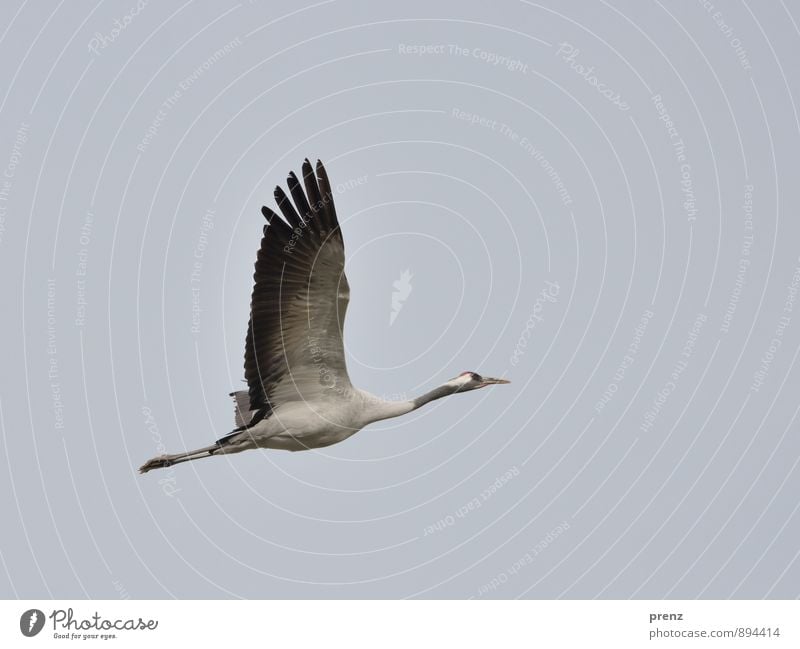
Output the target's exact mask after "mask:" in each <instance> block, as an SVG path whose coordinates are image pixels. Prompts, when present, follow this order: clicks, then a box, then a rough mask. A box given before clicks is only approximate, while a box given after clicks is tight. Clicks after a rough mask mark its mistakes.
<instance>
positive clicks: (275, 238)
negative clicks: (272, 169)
mask: <svg viewBox="0 0 800 649" xmlns="http://www.w3.org/2000/svg"><path fill="white" fill-rule="evenodd" d="M316 172H317V173H316V176H315V175H314V170H313V169H312V167H311V163H310V162H309V161H308V160H306V161H305V162H304V163H303V185H304V186H305V191H303V187H302V186H301V184H300V182H299V181H298V179H297V177H296V176H295V174H294V173H293V172H292V173H290V174H289V178H288V179H287V184H288V186H289V192H290V194H291V197H292V200H293V202H294V204H292V201H290V200H289V197H288V196H287V195H286V193H285V192H284V191H283V190H282V189H281V188H280V187H276V188H275V200H276V202H277V204H278V208H279V209H280V211H281V213H282V214H283V216H284V218H285V219H286V220H285V221H284V220H283V219H281V218H280V217H279V216H278V215H277V214H276V213H275V212H273V211H272V210H270V209H269V208H267V207H263V208H261V211H262V213H263V214H264V217H265V218H266V219H267V225H266V226H264V238H263V239H261V249H260V250H259V251H258V257H257V259H256V264H255V274H254V275H253V279H254V280H255V285H254V287H253V297H252V300H251V303H250V322H249V324H248V327H247V339H246V342H245V353H244V372H245V379H246V381H247V385H248V396H249V399H250V408H249V409H250V410H251V411H257V414H256V415H255V416H254V417H253V418H252V423H255V422H256V421H257V420H259V419H261V418H263V417H265V416H267V415H268V414H269V412H270V411H271V410H272V409H273V408H275V407H277V406H278V405H280V404H282V403H285V402H288V401H298V400H312V399H315V398H319V397H321V396H322V395H329V396H331V397H333V396H335V395H336V394H337V393H341V392H344V391H346V390H348V389H349V388H350V387H351V384H350V379H349V378H348V376H347V366H346V364H345V357H344V346H343V343H342V331H343V328H344V318H345V312H346V310H347V303H348V301H349V298H350V287H349V286H348V284H347V278H346V277H345V274H344V240H343V239H342V232H341V230H340V229H339V222H338V220H337V218H336V210H335V208H334V204H333V194H332V192H331V186H330V182H329V181H328V175H327V173H326V172H325V167H323V165H322V163H321V162H320V161H317V169H316Z"/></svg>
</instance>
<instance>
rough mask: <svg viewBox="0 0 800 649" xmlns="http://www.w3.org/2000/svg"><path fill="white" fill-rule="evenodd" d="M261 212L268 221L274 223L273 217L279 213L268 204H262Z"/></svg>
mask: <svg viewBox="0 0 800 649" xmlns="http://www.w3.org/2000/svg"><path fill="white" fill-rule="evenodd" d="M261 213H262V214H263V215H264V218H265V219H267V223H272V219H274V218H275V217H276V216H278V215H277V214H275V212H273V211H272V210H271V209H269V208H268V207H267V206H266V205H262V206H261Z"/></svg>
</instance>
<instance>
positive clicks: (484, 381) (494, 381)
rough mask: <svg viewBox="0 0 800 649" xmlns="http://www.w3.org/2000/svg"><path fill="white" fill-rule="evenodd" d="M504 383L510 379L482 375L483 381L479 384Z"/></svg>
mask: <svg viewBox="0 0 800 649" xmlns="http://www.w3.org/2000/svg"><path fill="white" fill-rule="evenodd" d="M506 383H511V381H507V380H506V379H492V378H489V377H483V382H482V383H481V386H484V385H505V384H506Z"/></svg>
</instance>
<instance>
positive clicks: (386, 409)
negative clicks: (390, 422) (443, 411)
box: [368, 383, 460, 421]
mask: <svg viewBox="0 0 800 649" xmlns="http://www.w3.org/2000/svg"><path fill="white" fill-rule="evenodd" d="M459 387H460V386H457V385H452V384H449V383H445V384H444V385H440V386H439V387H438V388H434V389H433V390H431V391H430V392H426V393H425V394H422V395H420V396H418V397H417V398H416V399H411V400H410V401H385V400H382V399H381V400H375V401H372V403H371V405H370V408H369V415H368V419H369V421H380V420H382V419H391V418H392V417H399V416H400V415H405V414H407V413H409V412H411V411H413V410H416V409H417V408H421V407H422V406H424V405H425V404H426V403H430V402H431V401H434V400H436V399H441V398H442V397H446V396H447V395H450V394H455V393H456V392H458V390H459Z"/></svg>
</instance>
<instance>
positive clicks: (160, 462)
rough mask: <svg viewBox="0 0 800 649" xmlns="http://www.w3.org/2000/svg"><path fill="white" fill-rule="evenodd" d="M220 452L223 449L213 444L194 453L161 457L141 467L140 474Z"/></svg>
mask: <svg viewBox="0 0 800 649" xmlns="http://www.w3.org/2000/svg"><path fill="white" fill-rule="evenodd" d="M220 450H221V447H220V445H219V444H212V445H211V446H204V447H203V448H198V449H195V450H194V451H187V452H186V453H175V454H173V455H159V456H158V457H154V458H153V459H151V460H147V462H145V463H144V464H143V465H142V466H140V467H139V473H147V472H148V471H150V470H151V469H166V468H167V467H168V466H172V465H174V464H180V463H181V462H189V461H190V460H199V459H200V458H203V457H211V456H212V455H214V454H216V453H218V452H219V451H220Z"/></svg>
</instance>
